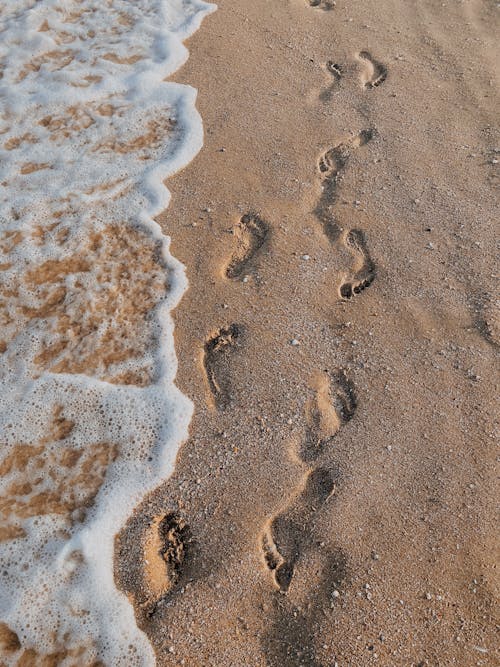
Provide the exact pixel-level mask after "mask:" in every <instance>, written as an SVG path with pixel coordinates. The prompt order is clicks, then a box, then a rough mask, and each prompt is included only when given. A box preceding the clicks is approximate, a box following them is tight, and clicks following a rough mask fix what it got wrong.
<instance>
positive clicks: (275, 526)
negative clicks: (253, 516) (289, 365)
mask: <svg viewBox="0 0 500 667" xmlns="http://www.w3.org/2000/svg"><path fill="white" fill-rule="evenodd" d="M355 410H356V395H355V391H354V386H353V384H352V382H351V381H350V380H349V379H348V377H347V375H346V374H345V372H344V371H343V370H340V371H338V372H336V373H333V374H332V375H329V374H328V373H326V372H325V374H324V375H323V382H322V383H321V386H320V387H318V388H317V390H316V393H315V397H314V399H313V400H312V402H311V403H310V404H309V405H308V406H307V408H306V421H307V428H306V433H305V437H304V439H303V443H302V446H301V448H300V450H299V452H298V455H299V457H300V458H301V460H302V461H303V462H304V463H308V464H315V463H317V462H318V461H319V459H320V457H321V455H322V454H323V451H324V449H325V446H326V445H327V444H328V443H330V442H331V441H332V439H333V438H334V437H335V435H336V433H337V432H338V430H339V429H340V427H341V426H342V425H343V424H345V423H346V422H348V421H349V420H350V419H352V417H353V416H354V412H355ZM340 478H341V474H340V471H339V470H338V469H336V468H332V467H331V466H330V467H326V466H321V465H317V466H315V467H311V468H309V470H308V471H307V473H306V475H305V478H304V480H303V483H302V486H301V488H300V489H299V491H298V493H297V495H296V496H294V497H293V498H292V500H291V501H290V502H289V503H288V505H287V507H286V508H285V509H284V510H283V511H282V512H279V513H278V514H277V515H276V516H274V517H273V518H271V519H270V520H269V521H268V524H267V526H266V528H265V530H264V533H263V536H262V550H263V554H264V558H265V561H266V564H267V567H268V568H269V570H270V571H271V572H272V574H273V578H274V583H275V585H276V587H277V588H278V589H279V590H280V591H281V592H282V593H286V592H287V591H288V589H289V587H290V585H291V583H292V578H293V574H294V570H295V566H296V564H297V563H298V562H299V560H300V559H301V558H302V557H303V556H304V554H305V553H306V552H307V548H308V545H309V544H310V543H311V527H312V523H313V517H314V514H315V513H316V511H317V510H318V509H319V508H320V507H321V506H322V505H323V504H324V503H326V502H327V501H328V500H329V499H330V498H331V497H332V496H333V495H334V493H335V490H336V487H337V484H338V483H339V481H340Z"/></svg>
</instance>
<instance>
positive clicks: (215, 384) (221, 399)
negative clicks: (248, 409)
mask: <svg viewBox="0 0 500 667" xmlns="http://www.w3.org/2000/svg"><path fill="white" fill-rule="evenodd" d="M240 335H241V329H240V327H239V326H238V325H237V324H231V325H230V326H228V327H226V328H221V329H219V330H218V331H217V332H216V333H215V334H214V335H213V336H211V337H210V338H209V339H208V340H207V341H206V342H205V347H204V356H203V365H204V367H205V373H206V376H207V381H208V386H209V389H210V392H211V394H212V397H213V401H214V403H215V407H216V408H218V409H224V408H226V407H227V406H228V405H229V404H230V402H231V384H230V381H229V372H228V365H229V359H230V356H231V352H232V351H233V350H234V348H235V346H236V342H237V340H238V338H239V336H240Z"/></svg>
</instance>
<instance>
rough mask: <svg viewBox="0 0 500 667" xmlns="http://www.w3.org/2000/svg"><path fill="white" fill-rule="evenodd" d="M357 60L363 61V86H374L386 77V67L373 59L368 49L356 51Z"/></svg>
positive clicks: (378, 84)
mask: <svg viewBox="0 0 500 667" xmlns="http://www.w3.org/2000/svg"><path fill="white" fill-rule="evenodd" d="M358 58H359V60H362V61H363V62H364V63H365V68H364V72H363V74H362V77H361V81H362V82H363V86H364V88H369V89H370V88H376V87H377V86H380V84H382V83H384V81H385V80H386V79H387V67H385V65H382V63H381V62H379V61H378V60H375V58H373V56H371V55H370V53H368V51H360V53H358Z"/></svg>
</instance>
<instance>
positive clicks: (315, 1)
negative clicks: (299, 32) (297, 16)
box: [306, 0, 337, 11]
mask: <svg viewBox="0 0 500 667" xmlns="http://www.w3.org/2000/svg"><path fill="white" fill-rule="evenodd" d="M306 2H307V4H308V5H309V7H314V8H315V9H324V10H326V11H329V10H330V9H333V8H334V7H335V5H336V4H337V3H336V1H335V0H306Z"/></svg>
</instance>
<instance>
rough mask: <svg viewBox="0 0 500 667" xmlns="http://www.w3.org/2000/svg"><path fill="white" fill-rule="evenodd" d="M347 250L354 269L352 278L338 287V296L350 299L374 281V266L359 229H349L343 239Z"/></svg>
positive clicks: (363, 236)
mask: <svg viewBox="0 0 500 667" xmlns="http://www.w3.org/2000/svg"><path fill="white" fill-rule="evenodd" d="M345 244H346V246H347V248H349V249H350V250H351V252H352V253H353V254H354V256H355V258H356V260H355V267H354V275H353V276H352V278H350V279H348V280H345V281H344V282H343V283H342V284H341V286H340V289H339V291H340V296H341V297H342V298H343V299H351V298H352V297H353V296H354V295H356V294H360V293H361V292H362V291H363V290H365V289H366V288H367V287H369V286H370V285H371V284H372V282H373V281H374V280H375V275H376V270H375V264H374V262H373V260H372V258H371V256H370V253H369V251H368V247H367V244H366V239H365V235H364V233H363V232H362V231H361V230H360V229H351V231H350V232H349V233H348V234H347V235H346V237H345Z"/></svg>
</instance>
